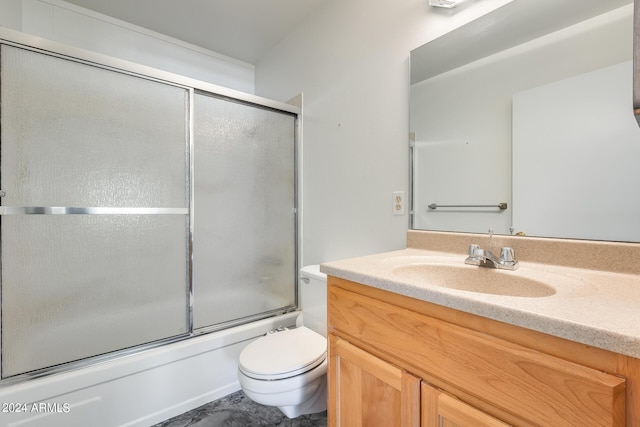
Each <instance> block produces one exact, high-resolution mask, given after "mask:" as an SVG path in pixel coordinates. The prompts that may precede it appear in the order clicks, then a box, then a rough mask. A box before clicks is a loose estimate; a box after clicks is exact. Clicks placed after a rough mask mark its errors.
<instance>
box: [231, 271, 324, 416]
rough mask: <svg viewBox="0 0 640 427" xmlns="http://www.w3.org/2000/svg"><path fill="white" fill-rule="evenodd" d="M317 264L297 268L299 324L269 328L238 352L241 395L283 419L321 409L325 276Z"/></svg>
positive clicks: (322, 408) (322, 397) (322, 404)
mask: <svg viewBox="0 0 640 427" xmlns="http://www.w3.org/2000/svg"><path fill="white" fill-rule="evenodd" d="M319 268H320V267H319V266H318V265H311V266H307V267H304V268H302V269H301V270H300V276H301V277H300V280H301V283H300V286H299V295H300V303H301V304H300V305H301V307H302V310H303V313H304V314H303V319H304V320H303V323H304V326H302V325H301V326H298V327H296V328H291V329H285V330H281V331H271V332H270V333H267V334H266V335H265V336H263V337H260V338H258V339H256V340H255V341H253V342H252V343H250V344H249V345H247V346H246V347H245V348H244V350H242V352H241V353H240V360H239V363H238V379H239V381H240V386H241V387H242V390H243V391H244V393H245V394H246V395H247V397H249V398H250V399H251V400H253V401H254V402H256V403H260V404H262V405H267V406H277V407H278V409H280V410H281V411H282V412H283V413H284V414H285V415H286V416H287V417H289V418H295V417H298V416H300V415H304V414H313V413H316V412H322V411H324V410H326V409H327V375H326V373H327V339H326V337H325V335H326V290H327V276H326V275H325V274H323V273H320V269H319ZM307 308H308V309H309V311H308V312H307Z"/></svg>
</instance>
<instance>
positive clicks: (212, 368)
mask: <svg viewBox="0 0 640 427" xmlns="http://www.w3.org/2000/svg"><path fill="white" fill-rule="evenodd" d="M299 316H300V313H299V312H293V313H287V314H284V315H280V316H276V317H271V318H268V319H264V320H259V321H256V322H252V323H250V324H246V325H241V326H236V327H233V328H230V329H227V330H224V331H218V332H213V333H210V334H206V335H200V336H195V337H192V338H189V339H186V340H183V341H180V342H177V343H173V344H168V345H165V346H162V347H158V348H155V349H152V350H146V351H142V352H139V353H135V354H131V355H127V356H122V357H118V358H116V359H113V360H110V361H107V362H101V363H97V364H94V365H91V366H88V367H85V368H81V369H75V370H72V371H68V372H63V373H59V374H54V375H49V376H46V377H42V378H38V379H33V380H29V381H25V382H21V383H18V384H13V385H7V386H1V387H0V405H2V406H0V425H1V426H3V427H4V426H7V427H17V426H26V427H36V426H37V427H40V426H42V427H45V426H46V427H58V426H60V427H75V426H78V427H84V426H89V425H90V426H92V427H93V426H96V427H101V426H104V427H114V426H151V425H153V424H156V423H158V422H161V421H164V420H166V419H168V418H171V417H174V416H176V415H179V414H181V413H183V412H185V411H188V410H191V409H194V408H196V407H198V406H200V405H203V404H205V403H207V402H210V401H212V400H216V399H219V398H220V397H223V396H226V395H228V394H230V393H233V392H235V391H237V390H240V384H239V383H238V379H237V374H236V371H237V362H238V357H239V355H240V351H242V349H243V348H244V347H245V346H246V345H247V344H249V343H250V342H251V341H252V340H253V339H255V338H257V337H259V336H261V335H262V334H264V333H265V332H266V331H267V330H269V329H273V328H277V327H280V326H292V325H295V324H296V320H297V319H298V317H299Z"/></svg>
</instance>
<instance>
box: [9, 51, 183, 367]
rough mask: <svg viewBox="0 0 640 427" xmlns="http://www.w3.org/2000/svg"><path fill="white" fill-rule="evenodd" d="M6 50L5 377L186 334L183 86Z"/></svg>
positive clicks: (35, 54) (36, 54) (52, 57)
mask: <svg viewBox="0 0 640 427" xmlns="http://www.w3.org/2000/svg"><path fill="white" fill-rule="evenodd" d="M0 60H1V68H0V69H1V74H0V97H1V98H0V101H1V103H0V106H1V110H0V119H1V133H0V151H1V159H0V178H1V185H2V187H1V188H2V190H3V191H4V193H5V195H4V197H2V199H1V200H2V207H0V212H1V213H2V216H1V217H0V218H1V240H2V276H1V280H2V281H1V291H2V295H1V296H2V344H1V345H2V347H1V350H2V364H1V365H2V377H3V378H6V377H9V376H13V375H17V374H21V373H25V372H29V371H34V370H38V369H42V368H47V367H52V366H55V365H58V364H62V363H65V362H70V361H75V360H79V359H83V358H87V357H91V356H95V355H100V354H104V353H108V352H112V351H116V350H121V349H125V348H128V347H132V346H136V345H140V344H144V343H149V342H153V341H157V340H162V339H165V338H167V337H175V336H178V335H182V334H186V333H187V332H188V331H189V320H188V301H187V295H188V280H187V279H188V250H187V248H188V238H189V236H188V225H189V223H188V214H189V210H188V206H189V192H188V178H187V177H188V144H187V141H188V130H187V129H188V126H187V125H186V123H188V120H187V113H188V111H187V105H188V99H189V91H188V90H186V89H184V88H180V87H176V86H172V85H169V84H165V83H161V82H157V81H150V80H146V79H143V78H140V77H136V76H133V75H129V74H124V73H119V72H115V71H112V70H107V69H103V68H99V67H96V66H92V65H88V64H83V63H79V62H74V61H71V60H67V59H63V58H59V57H55V56H49V55H46V54H42V53H38V52H34V51H29V50H24V49H20V48H16V47H12V46H6V45H3V46H2V50H1V51H0Z"/></svg>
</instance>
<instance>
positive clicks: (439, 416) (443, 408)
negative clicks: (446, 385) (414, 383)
mask: <svg viewBox="0 0 640 427" xmlns="http://www.w3.org/2000/svg"><path fill="white" fill-rule="evenodd" d="M421 391H422V425H423V426H424V427H509V424H506V423H503V422H502V421H500V420H498V419H496V418H493V417H492V416H490V415H488V414H486V413H484V412H482V411H480V410H478V409H476V408H474V407H472V406H469V405H467V404H466V403H464V402H462V401H460V400H458V399H456V398H454V397H452V396H449V395H448V394H446V393H443V392H441V391H440V390H438V389H435V388H433V387H431V386H430V385H428V384H427V383H422V390H421Z"/></svg>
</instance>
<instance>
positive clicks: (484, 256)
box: [464, 230, 518, 270]
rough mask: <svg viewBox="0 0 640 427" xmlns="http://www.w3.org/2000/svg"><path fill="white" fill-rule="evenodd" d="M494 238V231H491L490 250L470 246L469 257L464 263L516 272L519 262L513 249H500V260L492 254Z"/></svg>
mask: <svg viewBox="0 0 640 427" xmlns="http://www.w3.org/2000/svg"><path fill="white" fill-rule="evenodd" d="M492 237H493V230H489V250H485V249H482V248H481V247H480V246H479V245H469V253H468V254H469V256H468V257H467V259H465V260H464V263H465V264H470V265H478V266H480V267H489V268H500V269H504V270H516V269H517V268H518V261H516V259H515V253H514V251H513V248H509V247H506V246H505V247H503V248H502V249H500V258H498V257H496V256H495V255H494V254H493V253H492V252H491V240H492Z"/></svg>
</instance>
